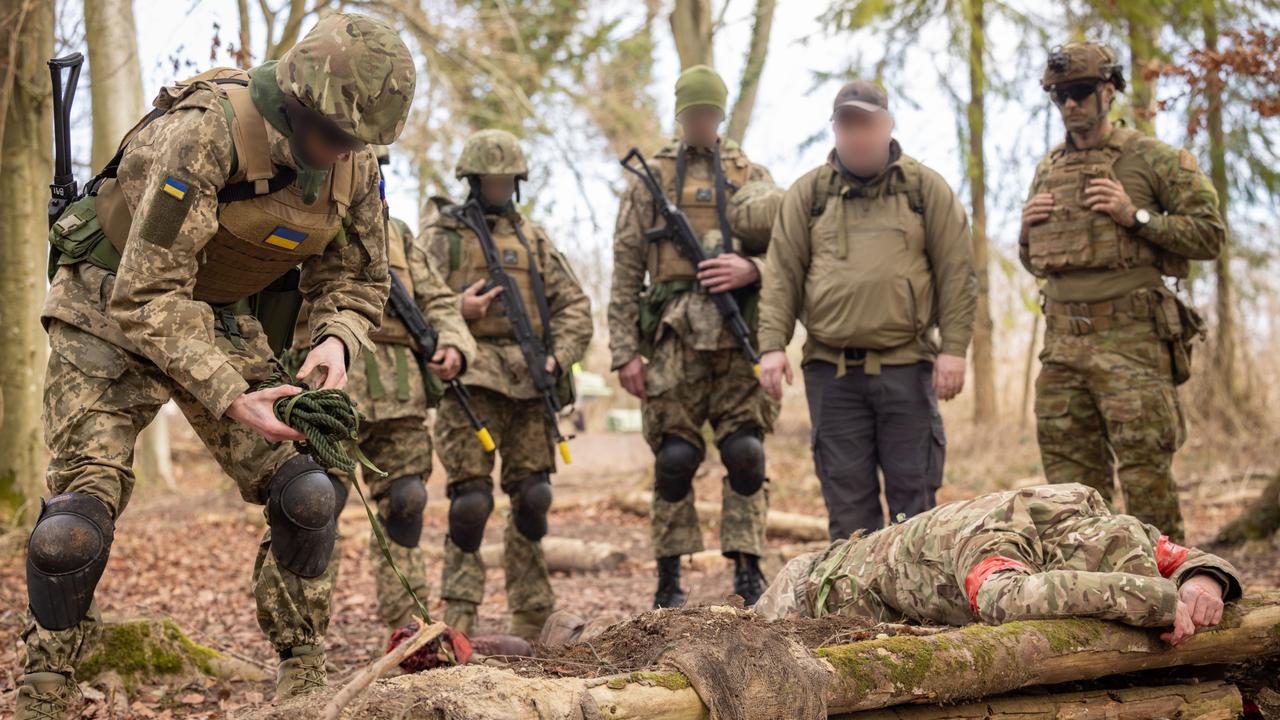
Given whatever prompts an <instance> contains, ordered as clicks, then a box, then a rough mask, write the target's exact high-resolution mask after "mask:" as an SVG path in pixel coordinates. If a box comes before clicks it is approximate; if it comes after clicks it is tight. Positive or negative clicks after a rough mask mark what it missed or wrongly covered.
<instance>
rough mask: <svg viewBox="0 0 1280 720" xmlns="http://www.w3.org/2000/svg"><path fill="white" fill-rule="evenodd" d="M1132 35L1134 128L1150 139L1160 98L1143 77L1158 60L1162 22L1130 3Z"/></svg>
mask: <svg viewBox="0 0 1280 720" xmlns="http://www.w3.org/2000/svg"><path fill="white" fill-rule="evenodd" d="M1125 5H1126V10H1127V16H1126V18H1125V21H1126V24H1127V25H1128V33H1129V84H1130V93H1129V98H1130V103H1131V105H1132V107H1133V126H1134V127H1135V128H1137V129H1138V130H1141V131H1142V132H1143V133H1145V134H1147V135H1155V134H1156V94H1155V87H1154V83H1153V82H1150V81H1148V80H1147V79H1146V78H1145V77H1143V68H1145V67H1146V65H1147V64H1148V63H1150V62H1151V61H1152V60H1154V59H1155V57H1156V48H1157V46H1158V42H1159V37H1160V25H1159V23H1160V19H1159V18H1158V17H1156V16H1155V14H1154V11H1153V9H1152V8H1151V7H1149V6H1147V5H1146V4H1145V3H1137V2H1131V3H1126V4H1125Z"/></svg>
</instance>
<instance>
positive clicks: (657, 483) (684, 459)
mask: <svg viewBox="0 0 1280 720" xmlns="http://www.w3.org/2000/svg"><path fill="white" fill-rule="evenodd" d="M701 463H702V450H701V449H700V448H699V447H698V446H697V445H694V444H693V443H691V442H689V441H688V440H685V439H684V438H681V437H677V436H675V435H667V436H666V437H664V438H662V445H661V446H660V447H659V448H658V455H657V457H656V458H655V459H654V463H653V487H654V490H656V491H657V492H658V496H659V497H661V498H662V499H663V500H666V501H667V502H680V501H681V500H683V499H684V498H685V496H687V495H688V494H689V491H690V490H691V489H693V475H694V473H696V472H697V471H698V465H699V464H701Z"/></svg>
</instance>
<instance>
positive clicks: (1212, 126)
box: [1203, 0, 1243, 405]
mask: <svg viewBox="0 0 1280 720" xmlns="http://www.w3.org/2000/svg"><path fill="white" fill-rule="evenodd" d="M1203 12H1204V16H1203V24H1204V44H1205V50H1206V51H1207V52H1208V53H1210V54H1213V53H1216V52H1217V51H1218V15H1217V9H1216V8H1215V7H1214V2H1213V0H1206V1H1205V2H1204V5H1203ZM1204 92H1205V102H1206V103H1207V105H1208V112H1207V113H1206V115H1205V122H1206V124H1207V126H1208V131H1209V132H1208V134H1209V177H1210V179H1212V181H1213V188H1214V189H1215V190H1217V191H1218V210H1219V212H1221V214H1222V221H1223V222H1224V223H1226V225H1227V241H1226V242H1225V243H1224V244H1223V246H1222V252H1221V253H1220V254H1219V255H1218V257H1217V258H1216V259H1215V260H1214V261H1213V271H1214V273H1213V274H1214V280H1215V284H1216V296H1217V297H1216V302H1215V310H1216V313H1215V314H1216V315H1217V321H1218V322H1217V327H1216V328H1215V329H1214V343H1213V353H1214V361H1213V364H1212V366H1213V370H1212V372H1213V373H1214V374H1215V375H1216V376H1217V382H1216V383H1214V385H1215V386H1216V387H1217V388H1219V391H1220V392H1223V393H1225V396H1226V397H1225V398H1224V400H1225V401H1226V402H1228V403H1229V404H1232V405H1234V404H1236V403H1238V402H1240V401H1241V400H1242V397H1241V396H1242V394H1243V393H1242V392H1241V382H1240V378H1238V377H1236V320H1235V304H1234V303H1235V297H1234V295H1235V292H1234V282H1233V280H1232V277H1231V243H1232V240H1233V238H1232V237H1231V223H1230V221H1229V220H1228V219H1227V208H1228V204H1229V201H1230V199H1231V188H1230V187H1229V186H1228V184H1227V147H1226V145H1227V143H1226V137H1225V134H1224V131H1223V127H1222V76H1221V74H1220V73H1219V72H1218V71H1217V69H1214V70H1213V71H1212V72H1211V73H1210V75H1209V77H1208V78H1207V81H1206V83H1205V91H1204Z"/></svg>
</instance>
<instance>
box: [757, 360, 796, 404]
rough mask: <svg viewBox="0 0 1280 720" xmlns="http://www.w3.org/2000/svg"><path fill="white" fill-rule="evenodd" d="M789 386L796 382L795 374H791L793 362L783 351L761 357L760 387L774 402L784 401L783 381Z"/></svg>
mask: <svg viewBox="0 0 1280 720" xmlns="http://www.w3.org/2000/svg"><path fill="white" fill-rule="evenodd" d="M783 378H786V380H787V384H788V385H791V384H793V383H794V382H795V379H796V378H795V374H794V373H792V372H791V361H789V360H787V354H786V353H785V352H783V351H782V350H771V351H769V352H767V353H765V354H764V355H761V356H760V385H761V387H763V388H764V391H765V392H767V393H769V395H771V396H773V399H774V400H781V399H782V379H783Z"/></svg>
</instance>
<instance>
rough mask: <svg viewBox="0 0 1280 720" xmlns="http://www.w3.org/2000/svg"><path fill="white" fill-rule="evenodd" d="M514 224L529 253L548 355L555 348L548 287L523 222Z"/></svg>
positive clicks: (519, 238)
mask: <svg viewBox="0 0 1280 720" xmlns="http://www.w3.org/2000/svg"><path fill="white" fill-rule="evenodd" d="M514 220H515V218H513V222H512V223H511V227H513V228H514V229H515V231H516V239H517V240H519V241H520V244H521V245H523V246H524V251H525V252H527V253H529V282H530V283H531V284H532V285H533V299H534V302H536V303H537V305H538V315H539V316H540V317H541V318H542V343H543V345H544V346H545V347H543V349H544V350H545V351H547V352H548V353H549V352H551V351H552V350H553V349H554V348H555V336H554V335H552V334H551V307H550V306H549V305H548V304H547V286H546V284H545V283H544V282H543V281H542V272H541V271H540V270H539V269H538V263H537V258H536V257H535V256H534V254H533V248H532V247H530V245H529V241H528V240H526V239H525V237H524V231H523V230H521V229H520V226H521V225H523V224H524V223H523V222H514ZM538 249H539V250H541V249H542V238H541V237H539V238H538Z"/></svg>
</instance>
